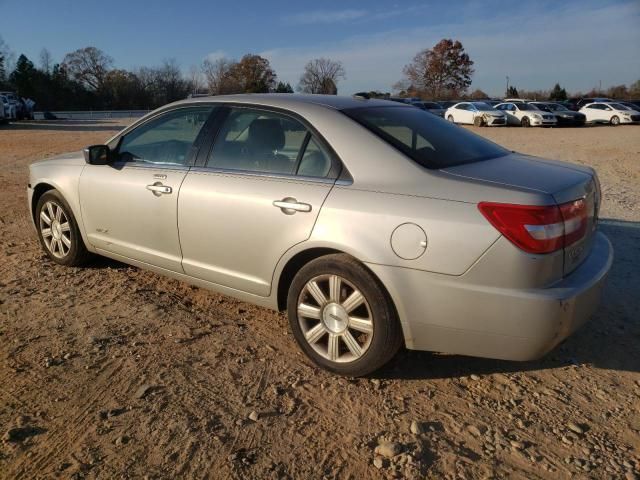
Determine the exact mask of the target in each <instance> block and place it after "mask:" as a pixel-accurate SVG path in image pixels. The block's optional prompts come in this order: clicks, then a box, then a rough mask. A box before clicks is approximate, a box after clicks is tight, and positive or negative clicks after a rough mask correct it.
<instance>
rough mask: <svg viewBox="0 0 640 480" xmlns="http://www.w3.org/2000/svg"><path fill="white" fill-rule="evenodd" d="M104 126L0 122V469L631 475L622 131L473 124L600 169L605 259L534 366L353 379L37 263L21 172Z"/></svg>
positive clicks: (22, 473) (113, 126) (487, 364)
mask: <svg viewBox="0 0 640 480" xmlns="http://www.w3.org/2000/svg"><path fill="white" fill-rule="evenodd" d="M121 126H122V124H120V125H119V124H117V123H112V122H102V123H93V124H88V123H86V122H58V123H40V124H25V125H21V126H20V125H10V126H4V127H0V167H1V168H0V185H1V186H2V191H1V193H0V231H1V236H0V436H1V438H0V477H2V478H7V479H9V478H11V479H13V478H19V479H36V478H73V479H78V478H101V479H114V478H149V479H174V478H274V479H276V478H295V479H306V478H314V479H315V478H341V479H347V478H351V479H375V478H391V477H397V478H447V479H454V478H455V479H459V478H460V479H471V478H515V479H536V478H552V479H565V478H566V479H569V478H571V479H582V478H598V479H599V478H611V479H619V478H626V479H638V478H640V349H639V346H640V308H639V307H640V126H628V127H627V126H625V127H618V128H613V127H593V128H582V129H546V130H541V129H520V128H495V129H486V128H485V129H474V131H477V132H478V133H480V134H481V135H485V136H487V137H489V138H491V139H492V140H494V141H496V142H498V143H500V144H502V145H505V146H507V147H509V148H511V149H514V150H518V151H521V152H525V153H532V154H536V155H541V156H545V157H550V158H557V159H563V160H568V161H571V162H576V163H582V164H587V165H592V166H594V167H595V168H596V169H597V170H598V172H599V174H600V179H601V182H602V189H603V192H604V205H603V208H602V212H601V217H602V223H601V228H602V230H603V231H604V232H605V233H606V234H607V235H608V236H609V238H610V239H611V241H612V243H613V244H614V248H615V252H616V258H615V263H614V266H613V270H612V273H611V276H610V278H609V282H608V285H607V288H606V291H605V296H604V299H603V302H602V305H601V307H600V309H599V310H598V313H597V314H596V316H595V318H594V319H593V320H592V321H591V322H590V323H588V324H587V325H586V326H585V328H583V329H582V330H581V331H579V332H578V333H577V334H575V335H574V336H573V337H572V338H570V339H569V340H568V341H566V342H565V343H564V344H563V345H561V346H560V347H559V348H557V349H556V350H555V351H553V352H552V353H551V354H549V355H548V356H547V357H546V358H544V359H543V360H540V361H537V362H528V363H513V362H505V361H493V360H482V359H474V358H466V357H459V356H451V355H441V354H431V353H425V352H402V353H401V354H400V355H399V356H398V357H397V358H396V359H395V360H394V361H393V362H392V363H391V364H390V365H389V366H388V367H387V368H385V369H384V370H383V371H381V372H379V373H377V374H376V375H375V376H372V377H371V378H363V379H345V378H338V377H335V376H332V375H330V374H328V373H325V372H324V371H322V370H319V369H318V368H315V367H313V366H311V365H310V364H309V363H308V362H307V361H306V360H305V359H304V358H303V356H302V355H301V354H300V353H299V351H298V348H297V347H296V345H295V344H294V341H293V338H292V336H291V335H290V334H289V332H288V327H287V322H286V318H285V316H284V315H282V314H278V313H274V312H271V311H268V310H264V309H261V308H257V307H254V306H252V305H248V304H245V303H241V302H238V301H236V300H233V299H231V298H228V297H224V296H221V295H217V294H215V293H211V292H208V291H204V290H201V289H198V288H194V287H191V286H189V285H186V284H184V283H180V282H177V281H174V280H169V279H167V278H163V277H161V276H159V275H156V274H153V273H149V272H145V271H141V270H138V269H136V268H133V267H129V266H126V265H123V264H119V263H117V262H113V261H108V260H101V261H97V262H96V263H95V264H94V265H92V266H91V267H89V268H85V269H76V268H65V267H60V266H57V265H55V264H53V263H51V262H50V261H48V260H47V259H46V257H45V255H44V254H43V253H42V251H41V249H40V246H39V244H38V242H37V239H36V235H35V232H34V230H33V229H32V227H31V225H30V220H29V218H28V213H27V208H26V193H25V188H26V184H27V165H28V164H29V163H30V162H31V161H33V160H36V159H40V158H43V157H46V156H49V155H52V154H56V153H60V152H65V151H71V150H78V149H80V148H81V147H83V146H86V145H89V144H93V143H100V142H102V141H104V140H105V139H106V138H108V137H110V136H111V135H112V133H114V132H116V131H117V129H118V128H120V127H121ZM250 417H252V418H253V419H255V421H254V420H253V419H251V418H250ZM384 441H389V442H394V443H391V444H384V447H383V449H387V450H392V451H391V452H384V453H388V454H393V453H396V452H394V451H393V450H397V451H399V452H400V453H399V454H397V455H395V456H394V457H393V458H392V459H390V460H389V459H386V458H383V457H379V456H376V455H375V454H374V449H375V448H376V446H378V444H379V443H381V442H384ZM378 451H380V450H378Z"/></svg>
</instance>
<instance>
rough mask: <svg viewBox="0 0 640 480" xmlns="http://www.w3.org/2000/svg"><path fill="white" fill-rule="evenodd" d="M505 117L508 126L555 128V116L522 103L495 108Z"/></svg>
mask: <svg viewBox="0 0 640 480" xmlns="http://www.w3.org/2000/svg"><path fill="white" fill-rule="evenodd" d="M495 109H496V110H500V111H502V112H504V113H505V114H506V115H507V123H508V124H509V125H520V126H522V127H555V126H556V124H557V120H556V116H555V115H553V114H552V113H548V112H543V111H542V110H540V109H539V108H538V107H536V106H535V105H531V104H530V103H524V102H505V103H500V104H498V105H496V106H495Z"/></svg>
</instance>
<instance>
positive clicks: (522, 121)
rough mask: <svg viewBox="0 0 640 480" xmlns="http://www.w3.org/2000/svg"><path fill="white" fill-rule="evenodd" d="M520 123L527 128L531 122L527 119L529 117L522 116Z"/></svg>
mask: <svg viewBox="0 0 640 480" xmlns="http://www.w3.org/2000/svg"><path fill="white" fill-rule="evenodd" d="M520 124H521V125H522V126H523V127H525V128H527V127H530V126H531V122H530V121H529V117H522V120H520Z"/></svg>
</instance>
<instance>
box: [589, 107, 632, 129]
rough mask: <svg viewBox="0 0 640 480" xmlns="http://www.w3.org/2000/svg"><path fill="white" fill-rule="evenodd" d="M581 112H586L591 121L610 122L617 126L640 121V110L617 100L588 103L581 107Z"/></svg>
mask: <svg viewBox="0 0 640 480" xmlns="http://www.w3.org/2000/svg"><path fill="white" fill-rule="evenodd" d="M580 113H584V115H585V116H586V117H587V122H589V123H608V124H610V125H614V126H615V125H620V124H621V123H637V122H640V112H638V111H636V110H631V109H630V108H629V107H626V106H625V105H621V104H619V103H616V102H594V103H588V104H587V105H585V106H583V107H582V108H581V109H580Z"/></svg>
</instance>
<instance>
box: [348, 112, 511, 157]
mask: <svg viewBox="0 0 640 480" xmlns="http://www.w3.org/2000/svg"><path fill="white" fill-rule="evenodd" d="M343 112H344V113H345V115H347V116H348V117H350V118H352V119H353V120H355V121H356V122H358V123H360V124H361V125H363V126H364V127H365V128H367V129H368V130H370V131H371V132H373V133H374V134H376V135H377V136H379V137H380V138H382V139H383V140H385V141H386V142H388V143H390V144H391V145H393V146H394V147H395V148H397V149H398V150H400V151H401V152H402V153H404V154H405V155H407V156H408V157H409V158H411V159H413V160H415V161H416V162H418V163H419V164H420V165H422V166H424V167H427V168H433V169H438V168H447V167H454V166H456V165H463V164H465V163H474V162H480V161H482V160H489V159H491V158H496V157H502V156H504V155H507V154H508V153H509V151H508V150H506V149H504V148H502V147H500V146H499V145H496V144H495V143H493V142H490V141H488V140H485V139H484V138H482V137H480V136H478V135H476V134H474V133H471V132H469V131H468V130H465V129H464V128H463V127H459V126H457V125H454V124H452V123H451V122H447V121H446V120H443V119H441V118H439V117H437V116H436V115H432V114H431V113H428V112H425V111H424V110H419V109H417V108H404V107H400V106H398V107H393V106H391V107H371V108H350V109H346V110H343Z"/></svg>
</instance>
